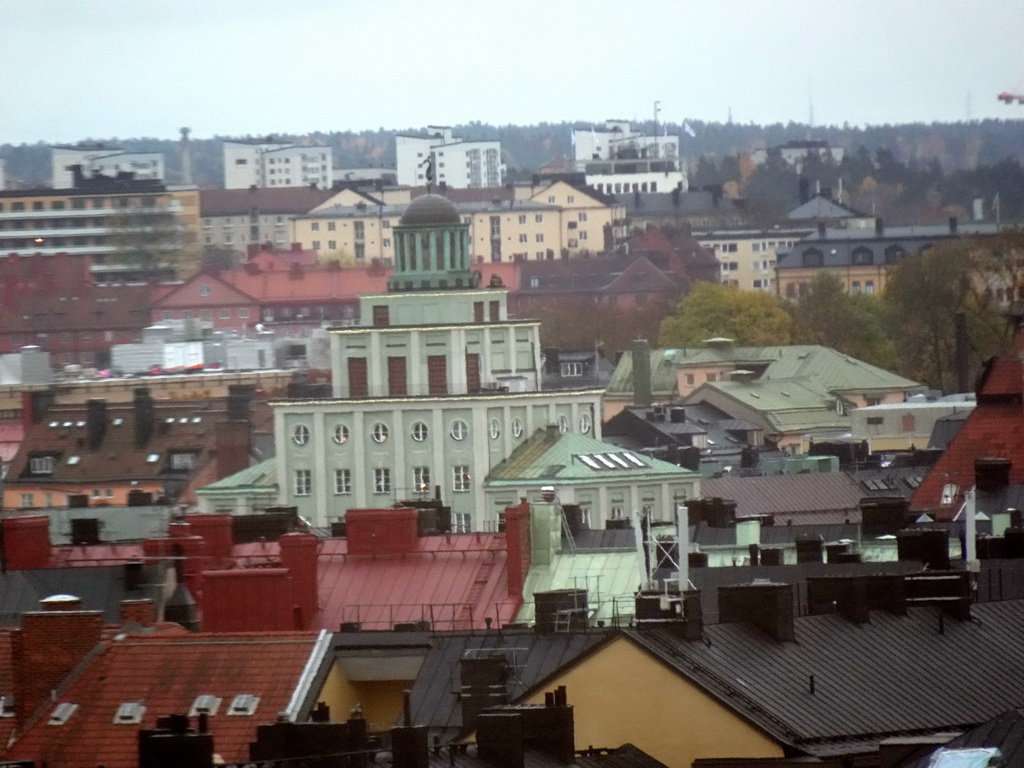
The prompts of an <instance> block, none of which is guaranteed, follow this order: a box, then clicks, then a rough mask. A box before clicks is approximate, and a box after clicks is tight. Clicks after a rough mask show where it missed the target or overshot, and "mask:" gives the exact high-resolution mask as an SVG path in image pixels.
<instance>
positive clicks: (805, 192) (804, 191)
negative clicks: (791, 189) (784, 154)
mask: <svg viewBox="0 0 1024 768" xmlns="http://www.w3.org/2000/svg"><path fill="white" fill-rule="evenodd" d="M797 190H798V194H799V198H800V205H803V204H804V203H806V202H808V201H809V200H810V199H811V182H810V180H809V179H806V178H804V177H802V176H801V177H800V181H799V182H798V187H797Z"/></svg>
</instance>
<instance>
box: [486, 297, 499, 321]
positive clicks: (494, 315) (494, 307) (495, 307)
mask: <svg viewBox="0 0 1024 768" xmlns="http://www.w3.org/2000/svg"><path fill="white" fill-rule="evenodd" d="M488 310H489V311H490V314H491V322H492V323H497V322H500V321H501V302H500V301H492V302H489V303H488Z"/></svg>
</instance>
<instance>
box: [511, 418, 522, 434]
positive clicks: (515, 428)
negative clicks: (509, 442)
mask: <svg viewBox="0 0 1024 768" xmlns="http://www.w3.org/2000/svg"><path fill="white" fill-rule="evenodd" d="M512 436H513V437H522V436H523V420H522V419H520V418H518V417H517V418H515V419H512Z"/></svg>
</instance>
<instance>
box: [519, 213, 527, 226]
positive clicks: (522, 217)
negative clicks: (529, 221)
mask: <svg viewBox="0 0 1024 768" xmlns="http://www.w3.org/2000/svg"><path fill="white" fill-rule="evenodd" d="M519 223H520V224H525V223H526V214H525V213H523V214H520V216H519Z"/></svg>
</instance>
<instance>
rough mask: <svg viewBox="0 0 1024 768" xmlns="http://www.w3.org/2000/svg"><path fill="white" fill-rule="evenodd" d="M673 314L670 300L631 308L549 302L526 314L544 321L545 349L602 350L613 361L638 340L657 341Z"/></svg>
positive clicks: (529, 309)
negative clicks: (661, 326) (617, 354)
mask: <svg viewBox="0 0 1024 768" xmlns="http://www.w3.org/2000/svg"><path fill="white" fill-rule="evenodd" d="M671 311H672V305H671V303H670V302H666V301H647V302H645V303H644V304H641V305H638V306H636V307H630V308H628V309H626V308H622V307H618V306H614V305H611V306H609V305H607V304H602V305H601V306H600V307H595V305H594V304H593V303H591V302H590V301H587V300H577V301H570V300H562V301H559V302H556V303H552V302H548V303H545V304H541V305H534V306H531V307H529V308H528V309H525V310H524V312H523V314H524V315H525V316H528V317H532V318H535V319H537V320H540V338H541V344H542V345H543V346H544V347H556V348H558V349H563V350H568V349H595V348H598V347H599V348H601V349H602V350H604V353H605V355H606V356H607V357H608V358H609V359H614V356H615V354H616V353H618V352H622V351H623V350H626V349H629V346H630V344H631V343H632V341H633V340H634V339H636V338H644V339H653V338H655V336H656V335H657V332H658V326H659V324H660V323H661V321H662V319H663V318H664V317H665V316H666V315H667V314H669V313H670V312H671Z"/></svg>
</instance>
